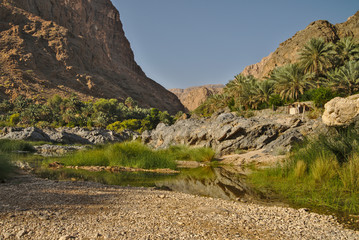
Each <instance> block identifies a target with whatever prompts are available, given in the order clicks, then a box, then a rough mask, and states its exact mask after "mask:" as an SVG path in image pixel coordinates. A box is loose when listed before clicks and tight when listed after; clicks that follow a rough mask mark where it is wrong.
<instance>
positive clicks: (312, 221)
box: [0, 176, 359, 240]
mask: <svg viewBox="0 0 359 240" xmlns="http://www.w3.org/2000/svg"><path fill="white" fill-rule="evenodd" d="M18 182H19V180H17V181H14V182H8V183H5V184H0V196H2V197H1V201H2V206H3V207H2V210H1V212H0V220H1V228H0V240H1V238H3V239H14V238H15V236H16V238H24V239H25V238H26V239H58V240H68V239H281V240H282V239H283V240H285V239H290V240H293V239H353V240H354V239H359V232H356V231H353V230H350V229H345V228H344V227H343V226H341V225H340V224H339V223H338V222H337V221H336V219H335V217H333V216H326V215H319V214H315V213H311V212H310V211H309V210H307V209H299V210H296V209H292V208H284V207H277V206H262V205H257V204H253V203H243V202H238V201H226V200H221V199H213V198H208V197H198V196H193V195H189V194H184V193H178V192H167V191H161V190H153V189H149V188H132V187H119V186H106V185H101V184H98V183H91V182H65V181H58V182H55V181H51V180H44V179H38V178H35V177H33V176H24V179H23V181H22V182H21V181H20V183H18ZM14 196H16V197H14ZM18 209H22V210H23V211H18ZM35 216H37V217H35ZM40 217H41V218H40ZM45 219H47V220H45Z"/></svg>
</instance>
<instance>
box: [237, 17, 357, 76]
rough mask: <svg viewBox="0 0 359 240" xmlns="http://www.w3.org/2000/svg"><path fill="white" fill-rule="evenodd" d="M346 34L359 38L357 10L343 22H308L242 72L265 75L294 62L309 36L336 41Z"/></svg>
mask: <svg viewBox="0 0 359 240" xmlns="http://www.w3.org/2000/svg"><path fill="white" fill-rule="evenodd" d="M346 36H352V37H354V38H356V39H359V11H358V12H357V13H355V14H354V15H353V16H351V17H349V18H348V20H347V21H346V22H344V23H339V24H335V25H333V24H331V23H330V22H328V21H324V20H318V21H315V22H312V23H310V24H309V25H308V26H307V27H306V28H305V29H304V30H301V31H299V32H297V33H296V34H295V35H294V36H293V37H291V38H289V39H288V40H286V41H284V42H283V43H281V44H280V45H279V47H278V48H277V49H276V50H275V51H274V52H272V53H271V54H269V55H268V56H267V57H264V58H263V59H262V60H261V61H260V62H259V63H256V64H253V65H250V66H247V67H246V68H245V69H244V70H243V71H242V74H244V75H253V76H255V77H257V78H263V77H266V76H268V74H269V73H270V72H271V71H272V70H273V69H274V68H276V67H280V66H283V65H285V64H288V63H294V62H296V61H297V59H298V54H297V52H298V50H299V49H301V48H302V47H303V46H304V44H305V43H306V42H307V41H309V40H310V39H311V38H323V39H324V40H326V41H332V42H336V41H338V40H339V39H340V38H343V37H346Z"/></svg>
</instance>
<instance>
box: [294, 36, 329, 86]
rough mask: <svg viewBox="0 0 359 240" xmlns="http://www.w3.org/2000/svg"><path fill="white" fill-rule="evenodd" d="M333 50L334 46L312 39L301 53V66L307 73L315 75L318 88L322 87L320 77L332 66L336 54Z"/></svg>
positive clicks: (321, 40)
mask: <svg viewBox="0 0 359 240" xmlns="http://www.w3.org/2000/svg"><path fill="white" fill-rule="evenodd" d="M333 49H334V47H333V44H331V43H326V42H325V41H324V40H323V39H321V38H319V39H318V38H312V39H310V40H309V41H308V42H307V44H306V45H304V47H303V49H302V50H301V51H300V52H299V60H300V65H301V66H303V68H304V71H305V72H306V73H308V72H309V73H314V76H313V77H314V80H315V81H316V83H317V87H319V85H320V76H321V75H323V72H324V71H325V70H326V69H328V68H329V67H330V66H332V61H333V56H334V54H335V51H334V50H333Z"/></svg>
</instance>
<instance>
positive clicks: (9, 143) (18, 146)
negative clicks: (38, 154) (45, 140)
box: [0, 139, 35, 153]
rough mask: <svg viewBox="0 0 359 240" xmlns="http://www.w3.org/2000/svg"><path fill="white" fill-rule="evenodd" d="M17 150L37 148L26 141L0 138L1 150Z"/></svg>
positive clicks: (31, 150)
mask: <svg viewBox="0 0 359 240" xmlns="http://www.w3.org/2000/svg"><path fill="white" fill-rule="evenodd" d="M16 151H26V152H35V148H34V147H33V146H32V145H31V144H29V143H27V142H25V141H18V140H10V139H0V152H4V153H11V152H16Z"/></svg>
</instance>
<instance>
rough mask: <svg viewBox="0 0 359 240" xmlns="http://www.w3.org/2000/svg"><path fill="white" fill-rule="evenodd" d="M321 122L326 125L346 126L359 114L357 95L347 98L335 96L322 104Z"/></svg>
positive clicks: (358, 96) (358, 98) (358, 97)
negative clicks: (323, 109)
mask: <svg viewBox="0 0 359 240" xmlns="http://www.w3.org/2000/svg"><path fill="white" fill-rule="evenodd" d="M324 108H325V111H324V113H323V116H322V120H323V123H324V124H325V125H327V126H347V125H349V124H351V123H353V122H355V121H356V120H358V115H359V95H353V96H350V97H348V98H341V97H336V98H334V99H332V100H330V101H329V102H327V103H326V104H325V106H324Z"/></svg>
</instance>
